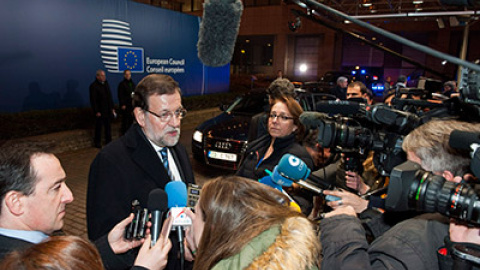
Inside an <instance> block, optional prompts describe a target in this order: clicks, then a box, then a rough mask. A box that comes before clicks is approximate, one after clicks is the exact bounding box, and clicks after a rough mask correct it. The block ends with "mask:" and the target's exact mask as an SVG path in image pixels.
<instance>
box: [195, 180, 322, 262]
mask: <svg viewBox="0 0 480 270" xmlns="http://www.w3.org/2000/svg"><path fill="white" fill-rule="evenodd" d="M288 201H289V200H288V198H287V197H286V196H285V195H283V194H282V193H281V192H279V191H278V190H276V189H274V188H271V187H268V186H266V185H263V184H261V183H258V182H252V181H250V180H248V179H245V178H242V177H238V176H228V177H219V178H216V179H213V180H210V181H208V182H207V183H206V184H205V186H204V187H203V188H202V190H201V192H200V199H199V201H198V203H197V205H196V206H195V213H193V212H192V211H190V210H186V211H187V215H188V216H190V218H191V219H192V227H191V228H190V229H188V230H187V233H186V241H187V250H188V251H189V252H188V253H189V255H190V256H191V255H192V254H193V255H195V256H194V260H195V263H194V269H195V270H210V269H212V270H223V269H229V270H240V269H298V270H305V269H318V268H317V260H318V259H319V255H320V254H319V246H318V244H319V243H318V240H317V239H316V233H315V230H314V226H313V224H312V223H311V222H310V221H309V220H308V219H307V218H306V217H305V216H303V215H302V214H300V213H298V212H296V211H295V210H293V209H292V208H291V207H290V206H288ZM190 258H192V257H190Z"/></svg>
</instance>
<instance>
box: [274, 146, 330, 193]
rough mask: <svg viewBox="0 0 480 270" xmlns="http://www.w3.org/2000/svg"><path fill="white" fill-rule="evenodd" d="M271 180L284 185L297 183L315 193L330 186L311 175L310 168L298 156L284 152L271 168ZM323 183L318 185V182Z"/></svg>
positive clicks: (288, 185)
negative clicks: (276, 163)
mask: <svg viewBox="0 0 480 270" xmlns="http://www.w3.org/2000/svg"><path fill="white" fill-rule="evenodd" d="M272 181H273V182H274V183H276V184H279V185H281V186H284V187H290V186H292V184H293V183H297V184H298V185H300V186H301V187H303V188H305V189H308V190H310V191H312V192H315V193H317V194H323V190H324V189H327V188H330V185H329V184H328V183H324V182H323V181H322V180H321V179H320V178H319V177H316V176H314V175H311V170H310V169H309V168H308V166H307V165H306V164H305V162H303V161H302V160H301V159H300V158H298V157H296V156H294V155H292V154H285V155H283V157H282V158H281V159H280V162H278V165H277V166H275V168H274V169H273V174H272ZM317 183H318V184H320V185H323V187H319V186H318V184H317Z"/></svg>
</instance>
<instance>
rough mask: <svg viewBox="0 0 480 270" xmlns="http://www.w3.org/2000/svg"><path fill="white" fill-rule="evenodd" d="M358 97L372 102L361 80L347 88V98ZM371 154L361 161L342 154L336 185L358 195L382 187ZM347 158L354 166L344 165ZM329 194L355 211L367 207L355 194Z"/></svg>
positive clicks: (382, 181) (369, 92) (330, 204)
mask: <svg viewBox="0 0 480 270" xmlns="http://www.w3.org/2000/svg"><path fill="white" fill-rule="evenodd" d="M358 99H364V100H365V101H366V103H368V104H373V95H371V91H370V90H369V89H368V88H367V87H366V86H365V84H363V83H362V82H351V83H350V84H349V85H348V88H347V100H358ZM373 154H374V153H373V151H370V152H369V153H368V155H367V157H366V158H365V159H364V160H363V161H360V160H356V162H355V159H360V157H345V156H343V157H342V159H341V162H339V163H338V168H337V180H336V186H337V187H340V188H342V189H345V190H348V191H351V192H354V193H357V194H358V195H363V194H365V193H367V191H369V190H373V189H377V188H379V187H382V186H383V184H384V179H383V177H381V176H380V175H379V173H378V171H377V170H376V169H375V167H374V165H373ZM349 160H350V161H352V160H353V161H354V164H355V165H353V167H355V168H352V165H350V166H348V165H346V162H348V161H349ZM350 168H351V169H350ZM330 195H333V196H337V197H340V198H342V200H341V203H343V204H345V205H348V204H350V205H351V206H353V207H354V208H355V210H356V211H357V213H360V212H362V211H363V210H365V209H367V205H368V201H367V200H364V199H362V198H360V197H358V196H356V195H355V194H350V193H343V192H342V193H341V194H340V193H338V192H332V194H330ZM344 198H345V199H344ZM336 205H337V204H332V203H329V206H330V207H333V208H334V209H335V207H336Z"/></svg>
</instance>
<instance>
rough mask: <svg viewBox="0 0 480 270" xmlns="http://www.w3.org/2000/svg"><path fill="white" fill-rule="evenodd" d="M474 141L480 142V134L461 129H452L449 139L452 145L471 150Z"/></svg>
mask: <svg viewBox="0 0 480 270" xmlns="http://www.w3.org/2000/svg"><path fill="white" fill-rule="evenodd" d="M474 143H476V144H480V134H478V133H475V132H467V131H460V130H454V131H452V132H451V133H450V139H449V141H448V144H449V145H450V147H453V148H456V149H462V150H471V145H472V144H474Z"/></svg>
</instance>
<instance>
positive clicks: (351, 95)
mask: <svg viewBox="0 0 480 270" xmlns="http://www.w3.org/2000/svg"><path fill="white" fill-rule="evenodd" d="M362 98H363V99H364V100H365V101H366V103H367V104H369V105H372V104H373V102H374V101H373V93H372V90H370V89H368V88H367V87H366V86H365V84H364V83H362V82H351V83H349V84H348V86H347V100H353V101H359V99H362Z"/></svg>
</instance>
